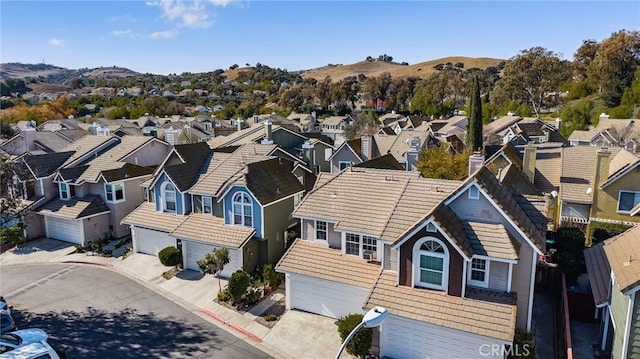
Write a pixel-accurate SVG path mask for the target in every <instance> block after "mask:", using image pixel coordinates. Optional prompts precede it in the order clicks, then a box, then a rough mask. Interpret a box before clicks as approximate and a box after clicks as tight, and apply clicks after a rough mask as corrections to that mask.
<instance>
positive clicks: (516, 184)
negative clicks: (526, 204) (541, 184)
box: [498, 164, 542, 195]
mask: <svg viewBox="0 0 640 359" xmlns="http://www.w3.org/2000/svg"><path fill="white" fill-rule="evenodd" d="M498 179H499V180H500V182H501V183H503V184H506V185H508V186H510V187H511V188H512V189H513V190H514V191H515V192H516V193H520V194H523V195H525V194H527V195H541V194H542V193H541V192H540V191H539V190H538V188H536V186H534V185H533V183H531V181H529V179H528V178H527V176H526V175H525V174H524V172H522V170H520V169H519V168H517V167H516V166H515V165H513V164H510V165H508V166H506V167H505V168H503V169H502V170H501V171H499V173H498Z"/></svg>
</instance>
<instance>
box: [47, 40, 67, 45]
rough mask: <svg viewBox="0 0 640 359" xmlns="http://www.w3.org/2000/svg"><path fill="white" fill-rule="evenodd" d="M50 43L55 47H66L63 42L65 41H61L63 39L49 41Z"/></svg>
mask: <svg viewBox="0 0 640 359" xmlns="http://www.w3.org/2000/svg"><path fill="white" fill-rule="evenodd" d="M49 43H50V44H51V45H53V46H62V45H64V41H63V40H61V39H55V38H54V39H51V40H49Z"/></svg>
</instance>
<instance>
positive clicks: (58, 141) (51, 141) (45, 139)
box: [34, 131, 72, 152]
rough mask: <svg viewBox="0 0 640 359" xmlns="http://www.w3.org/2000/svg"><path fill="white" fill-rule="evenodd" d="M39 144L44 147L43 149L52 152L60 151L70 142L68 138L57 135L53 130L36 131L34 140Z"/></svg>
mask: <svg viewBox="0 0 640 359" xmlns="http://www.w3.org/2000/svg"><path fill="white" fill-rule="evenodd" d="M34 142H37V143H38V144H39V145H41V146H43V147H45V149H47V150H49V151H52V152H59V151H62V150H63V149H64V148H65V147H67V146H68V145H69V143H72V142H71V141H69V140H66V139H64V138H63V137H62V136H58V135H56V134H55V132H50V131H36V132H35V140H34Z"/></svg>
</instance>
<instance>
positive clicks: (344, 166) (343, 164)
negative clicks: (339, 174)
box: [338, 161, 351, 171]
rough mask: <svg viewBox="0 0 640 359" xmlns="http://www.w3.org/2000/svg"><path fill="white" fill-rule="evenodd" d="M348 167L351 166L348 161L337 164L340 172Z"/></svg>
mask: <svg viewBox="0 0 640 359" xmlns="http://www.w3.org/2000/svg"><path fill="white" fill-rule="evenodd" d="M349 166H351V162H349V161H340V162H338V168H339V169H340V171H342V170H343V169H345V168H348V167H349Z"/></svg>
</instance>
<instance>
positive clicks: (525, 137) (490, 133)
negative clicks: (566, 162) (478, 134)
mask: <svg viewBox="0 0 640 359" xmlns="http://www.w3.org/2000/svg"><path fill="white" fill-rule="evenodd" d="M559 125H560V122H559V121H558V122H557V123H556V125H555V126H554V125H552V124H550V123H548V122H545V121H542V120H540V119H538V118H527V117H525V118H522V117H519V116H505V117H502V118H500V119H497V120H495V121H494V122H491V123H489V124H486V125H484V126H483V129H482V134H483V137H484V143H485V144H500V145H504V144H506V143H507V142H512V143H514V144H515V145H526V144H539V143H548V142H557V143H561V144H563V145H568V144H569V143H568V142H567V140H566V139H564V137H562V135H560V132H559V131H558V128H559V127H558V126H559Z"/></svg>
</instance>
